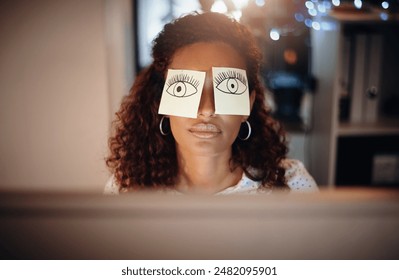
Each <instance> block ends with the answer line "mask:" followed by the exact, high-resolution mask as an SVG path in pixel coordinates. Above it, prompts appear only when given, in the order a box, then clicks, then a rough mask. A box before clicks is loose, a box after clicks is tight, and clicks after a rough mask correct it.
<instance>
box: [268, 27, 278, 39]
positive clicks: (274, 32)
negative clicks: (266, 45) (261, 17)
mask: <svg viewBox="0 0 399 280" xmlns="http://www.w3.org/2000/svg"><path fill="white" fill-rule="evenodd" d="M270 38H271V39H272V40H273V41H278V40H279V39H280V33H279V32H278V30H277V29H274V28H273V29H272V30H270Z"/></svg>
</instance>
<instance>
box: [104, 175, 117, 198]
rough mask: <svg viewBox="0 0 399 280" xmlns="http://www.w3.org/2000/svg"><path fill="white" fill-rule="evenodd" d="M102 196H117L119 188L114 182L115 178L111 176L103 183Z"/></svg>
mask: <svg viewBox="0 0 399 280" xmlns="http://www.w3.org/2000/svg"><path fill="white" fill-rule="evenodd" d="M104 194H107V195H118V194H119V186H118V184H117V182H116V180H115V176H114V175H113V174H112V175H111V177H109V179H108V180H107V182H106V183H105V188H104Z"/></svg>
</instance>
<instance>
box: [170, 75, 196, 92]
mask: <svg viewBox="0 0 399 280" xmlns="http://www.w3.org/2000/svg"><path fill="white" fill-rule="evenodd" d="M178 82H184V83H189V84H191V85H192V86H194V87H195V88H196V89H197V88H198V86H199V84H200V82H199V81H198V80H197V79H195V78H194V77H193V76H190V75H188V74H177V75H174V76H172V77H171V78H170V79H169V80H168V81H167V82H166V84H167V86H168V87H170V86H171V85H173V84H174V83H178Z"/></svg>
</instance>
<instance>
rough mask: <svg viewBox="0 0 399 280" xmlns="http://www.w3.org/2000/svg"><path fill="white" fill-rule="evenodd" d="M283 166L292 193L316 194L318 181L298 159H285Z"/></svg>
mask: <svg viewBox="0 0 399 280" xmlns="http://www.w3.org/2000/svg"><path fill="white" fill-rule="evenodd" d="M281 166H282V167H283V168H284V169H285V180H286V183H287V186H288V187H289V188H290V189H291V192H316V191H318V190H319V189H318V187H317V184H316V181H315V180H314V179H313V177H312V176H311V175H310V174H309V172H308V171H307V170H306V168H305V166H304V165H303V163H302V162H301V161H299V160H297V159H284V160H283V161H282V162H281Z"/></svg>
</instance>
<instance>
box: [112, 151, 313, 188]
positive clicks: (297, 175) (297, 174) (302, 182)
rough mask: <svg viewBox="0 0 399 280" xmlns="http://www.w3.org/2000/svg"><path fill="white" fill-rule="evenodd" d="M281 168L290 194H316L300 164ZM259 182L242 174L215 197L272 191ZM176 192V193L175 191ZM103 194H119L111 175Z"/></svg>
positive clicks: (294, 162) (289, 163) (287, 163)
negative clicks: (239, 178) (236, 181)
mask: <svg viewBox="0 0 399 280" xmlns="http://www.w3.org/2000/svg"><path fill="white" fill-rule="evenodd" d="M282 167H284V169H285V179H286V182H287V186H288V187H289V188H290V190H291V192H302V193H303V192H317V191H318V187H317V184H316V182H315V180H314V179H313V177H312V176H311V175H310V174H309V172H308V171H307V170H306V168H305V167H304V165H303V164H302V162H300V161H299V160H295V159H285V160H283V162H282ZM260 186H261V182H260V181H253V180H251V179H250V178H248V177H247V176H246V175H245V173H243V175H242V178H241V180H240V181H239V182H238V183H237V184H236V185H235V186H231V187H228V188H227V189H224V190H222V191H220V192H218V193H216V195H230V194H256V193H271V192H272V190H271V189H270V190H268V189H263V188H260ZM176 192H177V191H176ZM177 193H179V192H177ZM104 194H110V195H117V194H119V187H118V185H117V183H116V181H115V178H114V176H113V175H112V176H111V177H110V178H109V179H108V181H107V183H106V185H105V189H104Z"/></svg>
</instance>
